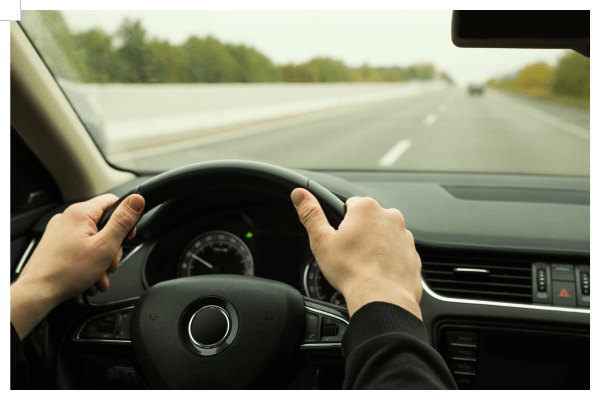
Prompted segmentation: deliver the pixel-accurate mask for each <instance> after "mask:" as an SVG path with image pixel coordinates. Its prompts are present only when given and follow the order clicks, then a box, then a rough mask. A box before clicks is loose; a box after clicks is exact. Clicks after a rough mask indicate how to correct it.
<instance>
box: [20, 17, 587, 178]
mask: <svg viewBox="0 0 600 400" xmlns="http://www.w3.org/2000/svg"><path fill="white" fill-rule="evenodd" d="M21 16H22V20H21V26H22V27H23V29H24V30H25V32H26V34H27V35H28V36H29V38H30V39H31V41H32V42H33V44H34V46H35V47H36V48H37V50H38V52H39V53H40V55H41V56H42V58H43V60H44V62H45V63H46V64H47V66H48V68H49V69H50V71H51V72H52V74H53V75H54V77H55V79H56V80H57V82H58V84H59V85H60V87H61V88H62V90H63V91H64V93H65V95H66V96H67V98H68V99H69V101H70V102H71V104H72V105H73V107H74V109H75V111H76V112H77V113H78V115H79V117H80V119H81V120H82V122H83V123H84V125H85V126H86V128H87V130H88V132H89V133H90V135H91V137H92V138H93V139H94V141H95V142H96V144H97V145H98V147H99V148H100V150H101V151H102V153H103V154H104V156H105V157H106V159H107V160H108V161H109V162H111V163H112V164H114V165H116V166H118V167H122V168H127V169H131V170H135V171H138V172H160V171H165V170H168V169H171V168H175V167H179V166H183V165H187V164H190V163H195V162H200V161H208V160H217V159H245V160H255V161H262V162H268V163H272V164H276V165H280V166H283V167H289V168H303V169H312V170H370V171H372V170H393V171H436V172H460V173H463V172H468V173H502V174H535V175H572V176H586V177H587V176H589V175H590V109H589V108H590V60H589V58H586V57H584V56H582V55H580V54H578V53H576V52H574V51H567V50H527V49H461V48H457V47H455V46H454V45H453V44H452V41H451V29H450V25H451V19H452V12H451V11H22V13H21Z"/></svg>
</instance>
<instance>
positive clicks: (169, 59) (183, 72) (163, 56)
mask: <svg viewBox="0 0 600 400" xmlns="http://www.w3.org/2000/svg"><path fill="white" fill-rule="evenodd" d="M149 48H150V52H151V53H152V57H151V60H152V63H153V66H152V73H153V76H154V79H155V80H156V81H157V82H162V83H187V82H192V75H191V71H190V63H189V59H188V58H187V57H186V54H185V51H184V50H183V48H181V47H180V46H173V45H171V43H169V41H167V40H165V41H160V40H158V39H153V40H152V41H151V42H150V44H149Z"/></svg>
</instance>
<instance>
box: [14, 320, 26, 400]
mask: <svg viewBox="0 0 600 400" xmlns="http://www.w3.org/2000/svg"><path fill="white" fill-rule="evenodd" d="M28 385H29V369H28V367H27V359H26V358H25V353H24V352H23V345H22V344H21V338H20V337H19V334H18V333H17V330H16V329H15V327H14V326H13V324H12V322H11V323H10V388H11V389H27V386H28Z"/></svg>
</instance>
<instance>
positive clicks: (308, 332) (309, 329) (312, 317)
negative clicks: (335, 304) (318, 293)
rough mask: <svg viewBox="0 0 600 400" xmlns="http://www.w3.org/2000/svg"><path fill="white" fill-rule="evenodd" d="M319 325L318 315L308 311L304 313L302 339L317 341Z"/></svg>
mask: <svg viewBox="0 0 600 400" xmlns="http://www.w3.org/2000/svg"><path fill="white" fill-rule="evenodd" d="M318 325H319V316H318V315H316V314H313V313H310V312H307V313H305V314H304V341H305V342H316V341H317V326H318Z"/></svg>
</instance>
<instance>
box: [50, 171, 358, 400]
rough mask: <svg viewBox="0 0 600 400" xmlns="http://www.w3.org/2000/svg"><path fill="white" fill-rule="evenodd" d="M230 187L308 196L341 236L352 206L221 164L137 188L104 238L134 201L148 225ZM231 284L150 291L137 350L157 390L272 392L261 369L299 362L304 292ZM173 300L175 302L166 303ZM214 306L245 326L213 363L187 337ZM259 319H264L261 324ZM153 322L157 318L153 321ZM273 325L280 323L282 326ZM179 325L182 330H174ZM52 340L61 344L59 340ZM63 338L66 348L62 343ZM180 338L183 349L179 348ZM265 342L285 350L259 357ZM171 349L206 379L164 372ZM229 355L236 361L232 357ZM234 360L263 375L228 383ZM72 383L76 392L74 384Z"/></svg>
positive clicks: (288, 177) (317, 189)
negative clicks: (172, 204)
mask: <svg viewBox="0 0 600 400" xmlns="http://www.w3.org/2000/svg"><path fill="white" fill-rule="evenodd" d="M224 185H225V186H232V187H248V186H252V187H257V188H260V189H261V190H264V191H267V192H269V193H272V194H274V195H277V196H280V197H285V198H287V199H289V200H290V201H291V199H290V193H291V192H292V190H293V189H295V188H304V189H306V190H309V191H310V192H311V193H312V194H313V195H314V196H315V197H316V198H317V199H318V201H319V203H320V205H321V207H322V208H323V211H324V213H325V215H326V217H327V219H328V221H329V223H330V224H331V225H332V226H333V227H334V228H336V229H337V227H338V226H339V224H340V223H341V221H342V220H343V219H344V215H345V212H346V206H345V204H344V203H343V202H342V201H341V200H340V199H339V198H338V197H336V196H335V195H334V194H333V193H331V192H330V191H329V190H327V189H326V188H324V187H323V186H321V185H319V184H318V183H317V182H315V181H311V180H310V179H309V178H307V177H305V176H303V175H301V174H299V173H297V172H294V171H291V170H288V169H285V168H282V167H279V166H276V165H272V164H267V163H262V162H257V161H247V160H218V161H207V162H200V163H196V164H191V165H187V166H185V167H180V168H176V169H173V170H170V171H167V172H165V173H162V174H160V175H158V176H156V177H153V178H151V179H149V180H148V181H146V182H144V183H143V184H141V185H139V186H137V187H136V188H134V189H132V190H131V191H130V192H128V193H126V194H125V195H123V196H122V197H120V198H119V200H118V201H117V202H115V203H114V204H113V206H111V207H110V208H109V209H108V210H107V211H106V212H105V213H104V214H103V215H102V217H101V218H100V221H99V222H98V225H97V227H98V231H100V230H101V229H102V228H104V226H106V223H107V222H108V221H109V219H110V217H111V215H112V214H113V212H114V211H115V210H116V209H117V208H118V206H119V205H120V204H121V202H123V201H124V200H125V199H126V198H127V197H129V196H130V195H132V194H139V195H141V196H142V197H144V199H145V200H146V206H145V208H144V210H143V212H142V215H141V216H140V219H141V217H142V216H143V215H144V214H145V213H147V212H149V211H151V210H152V209H153V208H155V207H157V206H158V205H160V204H162V203H164V202H166V201H168V200H171V199H174V198H177V197H180V196H182V195H186V194H188V193H190V194H191V193H195V192H197V191H198V190H207V189H210V188H213V187H223V186H224ZM132 231H133V228H132ZM130 234H131V231H130V232H129V233H128V234H127V235H126V236H125V237H126V238H127V237H129V235H130ZM125 240H126V239H125ZM223 277H224V276H223V275H210V276H197V277H189V278H181V279H177V280H174V281H166V282H161V283H159V284H157V285H154V286H153V287H151V288H150V289H148V290H147V291H146V292H145V293H144V294H143V295H142V296H141V297H140V298H139V299H138V300H137V303H136V306H135V311H134V314H133V316H132V318H131V345H132V348H133V350H134V354H135V355H136V357H137V359H138V361H139V363H140V366H141V368H142V372H143V374H144V376H145V378H146V381H147V382H149V383H150V386H151V387H152V388H153V389H214V388H221V387H222V388H240V389H243V388H268V387H270V386H271V385H272V383H273V381H274V379H276V378H277V374H274V375H275V376H272V375H273V374H272V373H271V374H270V375H271V376H265V375H269V374H267V373H262V374H261V375H262V376H259V375H257V374H258V372H257V371H259V370H261V368H262V370H263V371H267V370H268V371H276V370H277V369H281V368H282V367H283V366H284V365H285V363H287V361H288V360H289V358H290V357H291V355H292V350H293V349H294V348H296V349H297V348H298V340H299V338H300V333H301V332H300V331H301V329H302V326H303V325H304V303H303V301H302V296H301V294H300V293H299V292H298V290H297V289H295V288H293V287H291V286H289V285H287V284H284V283H282V282H278V281H271V280H268V279H264V278H259V277H251V276H244V277H242V276H239V277H238V276H226V277H225V278H226V279H224V278H223ZM244 296H246V297H244ZM173 298H178V302H177V301H171V300H172V299H173ZM167 299H168V301H165V300H167ZM223 301H224V302H223ZM68 302H71V305H72V306H76V307H77V308H79V310H78V311H81V310H87V311H89V310H90V309H91V306H90V304H89V303H88V302H87V298H84V294H80V295H78V296H76V298H74V299H72V301H71V300H70V301H68ZM75 302H76V304H75ZM163 304H166V305H165V306H163ZM167 305H170V306H172V307H170V306H169V307H170V308H169V309H168V310H167V308H168V307H167ZM207 305H211V306H223V308H222V309H223V310H225V309H226V310H228V311H227V312H225V313H224V314H225V315H226V316H227V317H228V318H229V321H230V322H232V324H233V325H235V324H236V323H237V327H236V329H237V330H236V331H235V332H234V331H233V330H231V331H228V332H230V333H229V334H230V335H233V336H232V337H229V338H228V339H227V340H226V341H224V342H223V345H225V343H226V342H227V344H228V346H227V348H225V349H224V350H221V352H219V353H217V354H210V355H209V356H207V355H206V351H205V354H200V353H202V351H199V352H197V353H196V354H194V353H195V350H202V349H200V348H194V347H197V346H194V345H191V344H190V340H189V338H190V337H191V338H192V339H193V338H194V335H195V333H193V332H192V330H191V328H190V329H189V330H187V334H189V335H191V336H190V337H189V338H186V337H184V336H185V334H186V330H185V329H183V327H184V326H188V327H191V324H192V322H191V321H192V319H193V318H194V317H190V316H191V315H194V316H195V315H197V313H198V312H199V311H198V310H199V308H198V307H200V308H201V307H206V306H207ZM227 306H229V308H227ZM191 307H196V309H193V308H191ZM57 308H58V307H57ZM155 310H158V311H155ZM259 314H260V318H258V317H256V315H259ZM153 315H155V316H156V318H154V319H153V317H152V316H153ZM171 317H172V318H171ZM227 317H226V319H227ZM169 318H171V319H170V320H169ZM173 318H175V319H173ZM185 318H187V319H185ZM190 318H192V319H190ZM259 319H260V321H259ZM263 319H264V321H263ZM167 320H168V321H167ZM176 320H178V322H177V323H175V321H176ZM234 320H236V321H234ZM51 321H52V319H51V318H48V324H47V325H46V328H47V330H48V332H46V334H45V340H44V344H45V346H46V347H47V348H46V350H44V351H43V355H45V356H46V357H52V358H50V359H47V360H45V361H44V362H43V367H44V369H45V372H47V373H52V372H54V371H56V368H57V365H58V363H59V362H60V360H59V358H60V357H59V355H60V354H59V353H60V346H62V341H63V340H64V338H65V333H66V330H64V331H62V332H61V335H57V332H56V331H55V332H50V331H52V330H54V329H51V327H50V325H52V323H51ZM149 321H154V322H149ZM157 321H158V322H157ZM273 321H277V324H275V323H274V322H273ZM174 323H175V324H176V325H177V326H175V327H174V326H173V325H174ZM54 325H56V323H54ZM63 327H64V325H63ZM53 328H54V326H53ZM149 332H150V333H149ZM182 332H183V333H182ZM196 336H197V335H196ZM52 337H54V340H51V338H52ZM58 337H60V340H57V339H58ZM176 337H178V339H179V341H180V343H177V341H178V340H177V338H176ZM260 340H267V342H268V343H269V347H272V346H275V347H277V346H278V348H277V349H273V350H271V349H268V348H266V347H265V346H263V347H261V349H262V350H261V351H257V350H256V348H255V345H256V346H258V344H257V343H259V341H260ZM50 342H54V343H57V344H58V346H59V348H58V349H57V350H56V351H52V350H51V349H49V346H51V344H50ZM193 342H195V341H193ZM165 343H169V345H168V346H166V347H164V348H163V349H164V350H167V351H168V352H169V354H171V353H170V352H175V353H177V355H175V354H173V355H172V356H170V357H171V358H174V357H179V358H180V359H185V360H186V362H187V363H188V364H190V363H191V364H193V365H188V366H187V369H186V370H182V371H184V372H183V374H184V375H185V374H186V373H187V372H185V371H188V370H194V369H195V370H196V371H204V372H203V373H201V372H199V373H198V374H199V375H198V376H195V375H194V374H192V375H189V374H188V375H186V377H185V378H181V377H180V376H179V375H173V373H174V372H175V370H177V369H178V368H177V363H176V361H173V362H172V363H171V365H168V366H165V365H164V364H165V363H169V362H171V360H170V359H169V358H163V359H161V357H163V355H164V354H165V351H162V352H161V351H160V350H159V349H154V348H155V347H161V346H163V345H164V344H165ZM236 343H237V344H236ZM220 346H222V345H220ZM236 346H237V347H236ZM242 346H243V347H242ZM228 352H229V353H228ZM263 352H265V353H269V352H270V353H269V354H266V355H265V354H262V353H263ZM226 354H229V355H228V356H225V355H226ZM220 357H221V358H220ZM226 357H229V358H227V360H229V363H231V360H232V357H234V359H235V360H237V361H236V363H237V364H240V365H241V364H243V363H244V362H246V363H248V362H250V360H252V363H254V364H256V365H255V367H256V368H258V369H255V370H254V371H253V372H252V371H250V372H247V371H246V372H247V373H246V374H245V379H244V378H241V377H240V375H239V372H240V371H235V372H237V373H238V374H237V376H235V378H234V379H229V378H223V371H233V370H235V368H233V369H232V367H231V365H223V364H222V363H221V362H220V360H221V359H222V360H225V359H226ZM159 359H160V360H159ZM254 364H253V365H254ZM163 367H167V368H166V371H167V372H165V371H162V369H164V368H163ZM169 370H172V373H169V372H168V371H169ZM246 375H247V376H246ZM70 383H71V385H73V381H72V377H71V382H70Z"/></svg>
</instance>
